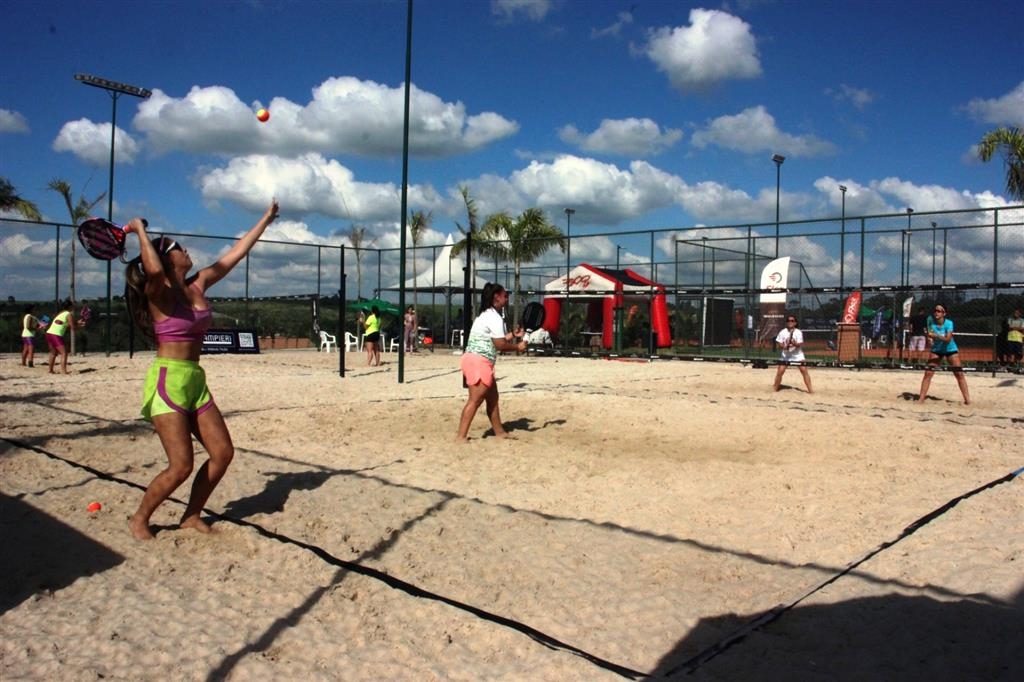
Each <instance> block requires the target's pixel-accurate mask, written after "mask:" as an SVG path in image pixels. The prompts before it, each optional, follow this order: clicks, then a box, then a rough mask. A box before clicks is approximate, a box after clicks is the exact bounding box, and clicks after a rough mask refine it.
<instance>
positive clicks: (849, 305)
mask: <svg viewBox="0 0 1024 682" xmlns="http://www.w3.org/2000/svg"><path fill="white" fill-rule="evenodd" d="M862 295H863V294H861V292H859V291H855V292H853V293H852V294H850V295H849V296H848V297H847V298H846V303H844V304H843V319H842V324H858V323H859V322H860V301H861V296H862Z"/></svg>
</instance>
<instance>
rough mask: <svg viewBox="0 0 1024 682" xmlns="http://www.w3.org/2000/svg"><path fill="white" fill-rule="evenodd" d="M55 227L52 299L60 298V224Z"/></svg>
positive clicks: (57, 299)
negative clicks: (55, 241)
mask: <svg viewBox="0 0 1024 682" xmlns="http://www.w3.org/2000/svg"><path fill="white" fill-rule="evenodd" d="M56 229H57V256H56V258H57V260H56V262H55V263H54V273H53V274H54V281H53V300H54V301H55V302H56V301H59V300H60V225H57V226H56Z"/></svg>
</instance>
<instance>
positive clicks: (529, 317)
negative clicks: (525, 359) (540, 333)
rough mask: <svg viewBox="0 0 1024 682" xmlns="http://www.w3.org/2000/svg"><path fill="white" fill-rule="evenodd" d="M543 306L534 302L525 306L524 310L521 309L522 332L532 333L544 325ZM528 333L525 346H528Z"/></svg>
mask: <svg viewBox="0 0 1024 682" xmlns="http://www.w3.org/2000/svg"><path fill="white" fill-rule="evenodd" d="M544 315H545V311H544V306H543V305H541V304H540V303H537V302H536V301H533V302H531V303H527V304H526V308H524V309H523V319H522V325H523V330H524V331H528V332H529V333H532V332H534V331H536V330H538V329H540V328H541V326H542V325H543V324H544ZM529 333H527V335H526V337H525V338H526V339H527V341H526V342H527V345H529V343H530V341H529Z"/></svg>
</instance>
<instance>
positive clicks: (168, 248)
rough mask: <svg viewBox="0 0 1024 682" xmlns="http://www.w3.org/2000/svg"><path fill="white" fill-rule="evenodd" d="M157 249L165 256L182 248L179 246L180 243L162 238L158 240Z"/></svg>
mask: <svg viewBox="0 0 1024 682" xmlns="http://www.w3.org/2000/svg"><path fill="white" fill-rule="evenodd" d="M157 251H159V253H160V255H161V256H166V255H167V254H169V253H170V252H172V251H184V249H183V248H182V247H181V244H179V243H178V242H176V241H174V240H173V239H167V238H164V239H161V240H160V248H159V249H157Z"/></svg>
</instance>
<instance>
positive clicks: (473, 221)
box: [451, 185, 480, 282]
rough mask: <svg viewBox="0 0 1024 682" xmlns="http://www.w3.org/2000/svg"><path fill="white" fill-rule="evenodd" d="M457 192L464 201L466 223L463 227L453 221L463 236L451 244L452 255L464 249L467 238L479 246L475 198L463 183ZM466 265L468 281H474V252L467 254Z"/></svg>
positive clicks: (456, 254)
mask: <svg viewBox="0 0 1024 682" xmlns="http://www.w3.org/2000/svg"><path fill="white" fill-rule="evenodd" d="M459 193H460V194H462V200H463V201H464V202H465V203H466V219H467V223H468V224H467V226H466V227H463V226H462V225H460V224H459V223H458V222H456V223H455V227H457V228H459V232H461V233H462V234H463V235H465V236H464V237H463V238H462V239H460V240H459V241H457V242H456V243H455V245H454V246H452V250H451V254H452V255H453V256H458V255H459V254H461V253H462V252H463V251H465V250H466V243H467V238H471V239H472V241H473V243H474V244H476V245H477V246H479V242H477V239H478V238H479V236H480V228H479V217H478V215H477V210H476V200H475V199H473V197H471V196H469V187H466V186H465V185H462V186H460V187H459ZM467 265H468V266H469V281H470V282H475V281H476V280H475V279H474V276H475V275H476V253H474V252H471V253H470V254H469V263H467Z"/></svg>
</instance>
